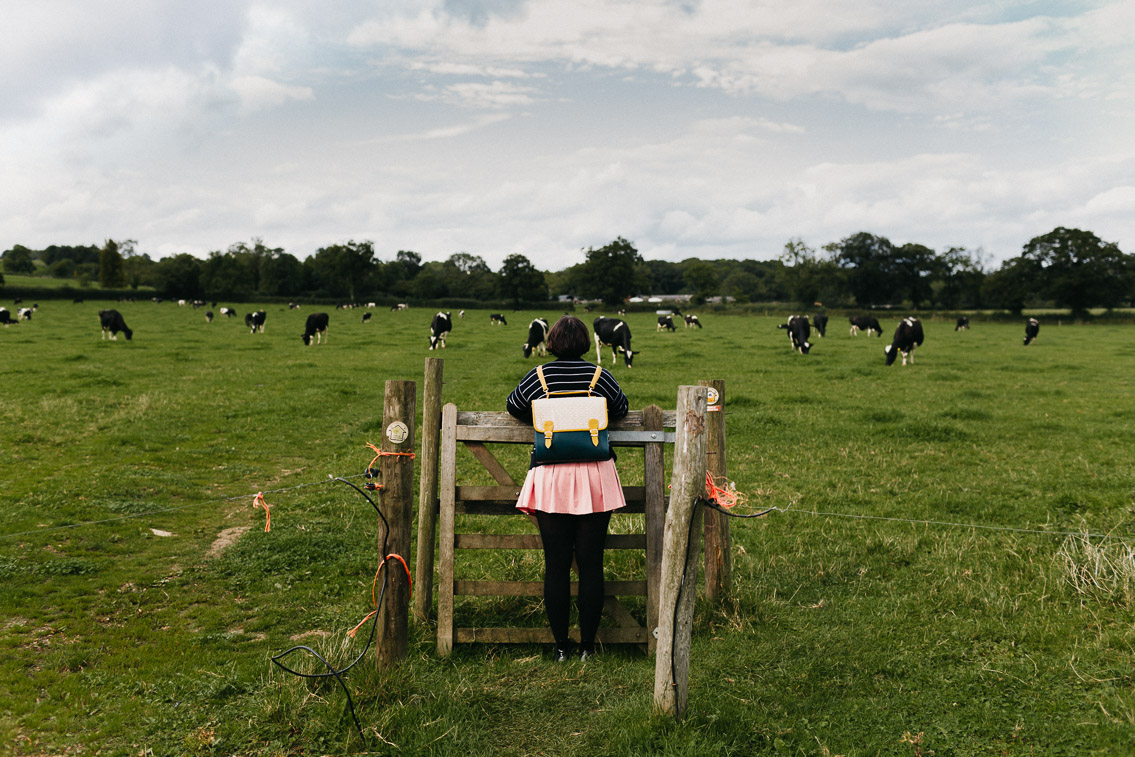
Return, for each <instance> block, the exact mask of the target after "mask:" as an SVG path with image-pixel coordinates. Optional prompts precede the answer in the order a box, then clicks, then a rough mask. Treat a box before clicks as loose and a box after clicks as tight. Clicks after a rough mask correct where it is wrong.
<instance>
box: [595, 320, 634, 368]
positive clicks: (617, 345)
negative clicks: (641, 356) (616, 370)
mask: <svg viewBox="0 0 1135 757" xmlns="http://www.w3.org/2000/svg"><path fill="white" fill-rule="evenodd" d="M592 328H593V329H594V331H595V354H596V359H595V362H596V363H600V364H602V363H603V352H602V348H603V347H604V346H607V347H610V348H611V364H612V365H614V363H615V356H616V355H618V354H619V353H622V355H623V362H624V363H626V366H627V367H628V368H630V367H631V361H632V360H634V356H635V355H637V354H638V353H637V352H632V351H631V330H630V327H629V326H627V323H626V321H622V320H619V319H618V318H604V317H603V316H599V317H598V318H596V319H595V322H594V323H593V324H592Z"/></svg>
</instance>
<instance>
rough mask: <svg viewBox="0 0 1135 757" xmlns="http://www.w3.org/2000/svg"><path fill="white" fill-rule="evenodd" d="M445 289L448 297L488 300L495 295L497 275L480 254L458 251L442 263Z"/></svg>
mask: <svg viewBox="0 0 1135 757" xmlns="http://www.w3.org/2000/svg"><path fill="white" fill-rule="evenodd" d="M443 276H444V278H445V289H446V292H447V294H448V295H449V296H450V297H472V298H474V299H478V300H490V299H492V298H494V297H496V296H497V275H496V274H495V273H493V270H492V269H491V268H489V266H488V264H487V263H486V262H485V260H484V258H482V257H481V256H480V255H471V254H470V253H468V252H458V253H454V254H453V255H450V256H449V259H448V260H446V261H445V263H444V264H443Z"/></svg>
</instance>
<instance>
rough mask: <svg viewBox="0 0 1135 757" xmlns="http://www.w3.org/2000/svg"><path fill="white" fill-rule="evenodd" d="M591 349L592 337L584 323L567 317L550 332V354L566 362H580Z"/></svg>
mask: <svg viewBox="0 0 1135 757" xmlns="http://www.w3.org/2000/svg"><path fill="white" fill-rule="evenodd" d="M589 349H591V335H590V334H589V333H588V331H587V326H585V325H584V323H583V321H581V320H579V319H578V318H575V317H573V316H570V315H565V316H564V317H562V318H560V320H558V321H556V322H555V323H554V324H552V328H551V329H550V330H549V331H548V352H550V353H552V354H553V355H555V356H556V357H558V358H564V359H565V360H578V359H579V358H581V357H583V356H584V355H586V354H587V351H588V350H589Z"/></svg>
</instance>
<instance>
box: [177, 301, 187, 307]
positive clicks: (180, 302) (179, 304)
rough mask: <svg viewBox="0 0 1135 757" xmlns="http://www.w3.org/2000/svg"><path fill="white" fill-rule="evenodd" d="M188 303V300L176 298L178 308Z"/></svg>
mask: <svg viewBox="0 0 1135 757" xmlns="http://www.w3.org/2000/svg"><path fill="white" fill-rule="evenodd" d="M188 304H189V303H188V302H186V301H185V300H178V301H177V306H178V307H179V308H183V307H185V306H186V305H188Z"/></svg>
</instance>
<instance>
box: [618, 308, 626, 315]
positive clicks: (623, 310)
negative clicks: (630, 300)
mask: <svg viewBox="0 0 1135 757" xmlns="http://www.w3.org/2000/svg"><path fill="white" fill-rule="evenodd" d="M626 314H627V309H626V308H619V315H626Z"/></svg>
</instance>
